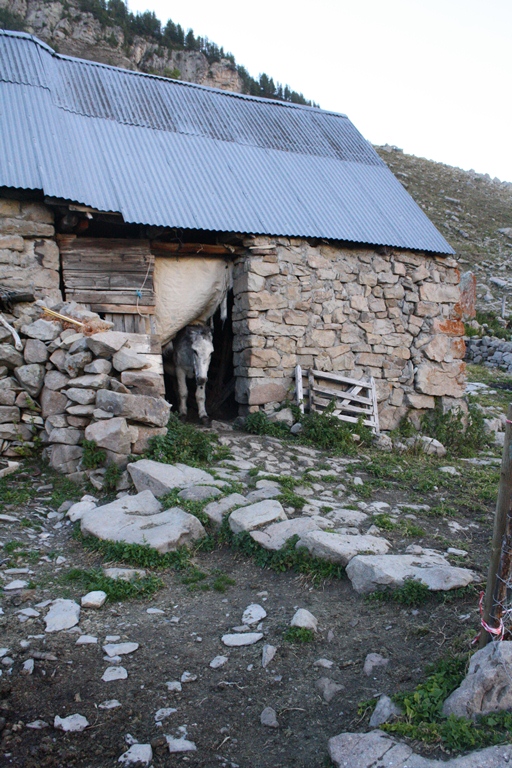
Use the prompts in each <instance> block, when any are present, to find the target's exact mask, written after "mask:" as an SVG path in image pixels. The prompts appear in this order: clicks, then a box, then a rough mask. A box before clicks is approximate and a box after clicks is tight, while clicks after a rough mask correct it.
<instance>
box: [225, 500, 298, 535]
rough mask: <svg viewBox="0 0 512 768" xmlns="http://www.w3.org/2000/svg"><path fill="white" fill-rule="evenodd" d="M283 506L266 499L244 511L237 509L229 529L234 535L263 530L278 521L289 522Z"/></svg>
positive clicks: (231, 516)
mask: <svg viewBox="0 0 512 768" xmlns="http://www.w3.org/2000/svg"><path fill="white" fill-rule="evenodd" d="M287 519H288V518H287V517H286V513H285V511H284V509H283V507H282V504H281V503H280V502H279V501H276V500H275V499H266V500H265V501H260V502H258V503H257V504H250V505H249V506H248V507H243V508H242V509H235V511H234V512H232V513H231V515H230V516H229V527H230V528H231V530H232V531H233V533H243V532H244V531H252V530H254V529H255V528H261V527H262V526H264V525H268V524H269V523H274V522H276V521H277V520H287Z"/></svg>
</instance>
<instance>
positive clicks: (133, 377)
mask: <svg viewBox="0 0 512 768" xmlns="http://www.w3.org/2000/svg"><path fill="white" fill-rule="evenodd" d="M121 383H122V384H124V385H125V387H128V389H130V390H133V393H134V394H137V395H149V396H150V397H158V396H159V395H164V394H165V383H164V378H163V376H161V375H160V374H159V373H153V372H152V371H123V373H122V374H121Z"/></svg>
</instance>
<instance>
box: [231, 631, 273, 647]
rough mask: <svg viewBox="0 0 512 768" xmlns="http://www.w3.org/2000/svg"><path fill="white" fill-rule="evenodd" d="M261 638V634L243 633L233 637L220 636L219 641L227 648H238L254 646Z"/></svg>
mask: <svg viewBox="0 0 512 768" xmlns="http://www.w3.org/2000/svg"><path fill="white" fill-rule="evenodd" d="M262 637H263V634H262V632H245V633H242V634H235V635H222V638H221V640H222V642H223V643H224V645H227V646H228V647H229V648H238V647H240V646H242V645H254V643H257V642H258V640H261V638H262Z"/></svg>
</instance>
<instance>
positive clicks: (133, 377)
mask: <svg viewBox="0 0 512 768" xmlns="http://www.w3.org/2000/svg"><path fill="white" fill-rule="evenodd" d="M56 309H60V310H62V312H63V313H65V314H66V315H67V316H71V317H73V318H75V319H78V320H80V321H82V322H85V323H87V324H88V326H84V329H85V328H87V327H88V328H89V330H84V329H81V328H80V327H63V325H62V324H61V323H60V322H59V321H57V320H52V319H47V318H46V317H45V316H42V317H39V318H37V315H41V308H40V307H39V306H38V305H37V304H34V305H32V306H31V307H30V309H29V310H26V312H25V314H24V316H23V318H21V319H20V318H14V317H13V316H9V315H7V317H8V320H9V321H10V322H11V323H12V324H13V326H14V325H15V326H17V329H18V331H19V336H20V341H19V342H18V346H21V349H16V346H15V340H14V339H13V337H12V336H10V335H9V331H8V330H7V329H5V328H3V327H2V326H0V329H1V331H0V341H1V343H0V455H1V456H4V457H16V456H20V455H27V454H28V453H29V452H30V451H35V452H37V451H38V450H39V447H40V445H41V443H42V445H43V446H45V450H44V454H43V455H44V457H45V458H47V459H48V461H49V462H50V465H51V466H52V467H53V468H54V469H56V470H58V471H60V472H63V473H65V474H69V475H71V476H72V477H73V478H74V479H79V478H81V477H83V474H82V473H83V472H84V471H87V474H88V475H89V477H90V479H91V481H92V482H93V483H94V484H96V486H97V487H101V485H102V475H103V474H104V472H105V469H104V468H101V469H94V468H93V469H92V471H91V468H90V467H88V466H87V465H86V463H84V461H83V457H84V447H83V441H84V439H85V440H87V441H94V443H95V444H96V446H97V448H99V449H102V450H103V451H104V453H105V456H104V464H105V465H108V464H112V463H113V464H116V465H117V466H118V467H119V468H120V469H121V470H124V469H125V467H126V464H127V461H128V458H129V456H130V455H131V454H141V453H143V452H144V451H145V450H146V449H147V447H148V441H149V439H150V438H151V437H153V436H154V435H162V434H165V433H166V431H167V430H166V424H167V421H168V419H169V412H170V408H171V406H170V405H169V403H167V402H166V401H165V400H164V398H163V397H162V395H163V393H164V382H163V376H162V374H161V373H160V372H159V368H161V365H159V364H161V358H160V356H159V355H153V354H151V351H152V348H151V340H150V338H149V337H147V336H145V335H143V334H127V333H121V332H114V331H110V330H102V331H100V332H96V333H91V330H94V325H95V324H96V327H101V326H102V325H103V326H104V325H105V324H104V323H102V321H100V318H99V317H98V315H95V314H94V313H92V312H88V311H87V310H86V309H85V308H84V307H81V306H80V305H77V304H67V305H63V306H61V305H59V304H57V305H56ZM36 318H37V319H36ZM23 320H25V321H27V320H28V322H23ZM68 325H69V324H68ZM88 333H90V335H87V334H88ZM146 351H147V352H148V354H145V352H146ZM155 358H157V359H156V360H155ZM155 363H156V366H155ZM155 368H156V370H155ZM77 473H78V474H77Z"/></svg>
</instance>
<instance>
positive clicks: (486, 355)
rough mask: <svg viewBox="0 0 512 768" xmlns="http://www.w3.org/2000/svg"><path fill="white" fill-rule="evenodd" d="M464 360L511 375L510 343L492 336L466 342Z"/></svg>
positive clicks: (511, 351) (511, 342)
mask: <svg viewBox="0 0 512 768" xmlns="http://www.w3.org/2000/svg"><path fill="white" fill-rule="evenodd" d="M466 360H467V361H468V362H471V363H475V364H480V365H486V366H488V367H489V368H501V370H503V371H507V372H508V373H512V341H503V339H496V338H494V337H493V336H482V338H470V339H469V340H468V341H467V342H466Z"/></svg>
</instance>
